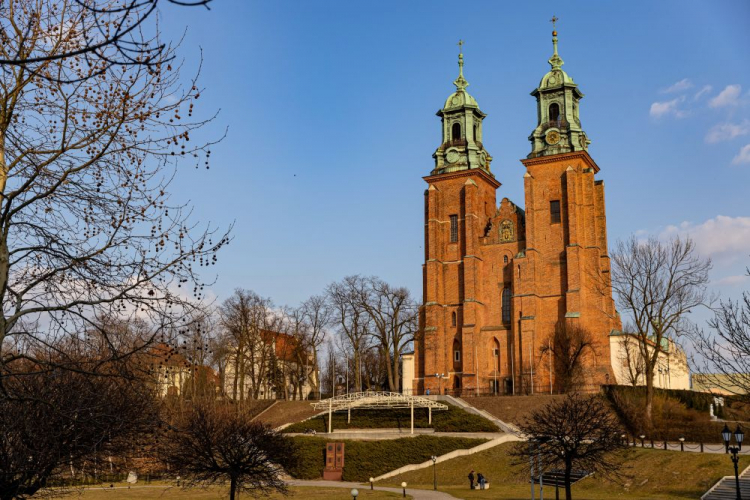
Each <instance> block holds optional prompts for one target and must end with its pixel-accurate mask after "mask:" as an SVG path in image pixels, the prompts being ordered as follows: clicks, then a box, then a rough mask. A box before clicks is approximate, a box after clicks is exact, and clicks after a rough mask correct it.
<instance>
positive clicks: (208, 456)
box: [163, 404, 296, 500]
mask: <svg viewBox="0 0 750 500" xmlns="http://www.w3.org/2000/svg"><path fill="white" fill-rule="evenodd" d="M163 456H164V458H165V460H166V461H167V462H168V463H169V464H170V465H171V466H172V467H173V468H174V469H175V470H176V471H179V473H180V474H181V475H183V476H184V477H185V478H186V483H185V484H186V486H188V487H189V486H197V485H200V486H205V485H211V484H226V482H227V481H228V482H229V488H230V489H229V498H230V499H231V500H234V499H235V498H238V497H239V494H240V492H245V493H249V494H250V495H252V496H253V497H256V496H258V495H264V494H268V493H271V492H274V491H278V492H282V493H285V492H286V491H287V487H286V483H285V482H284V480H283V479H282V477H281V475H282V474H283V473H284V468H285V467H289V466H290V465H292V464H294V463H295V460H296V453H295V447H294V444H293V442H292V440H291V439H290V438H287V437H285V436H282V435H281V434H279V433H277V432H275V431H273V429H271V427H270V426H267V425H264V424H263V423H261V422H252V421H251V418H250V417H249V416H248V415H246V414H244V413H242V412H237V411H234V410H232V409H231V408H228V407H223V406H218V405H207V404H200V405H197V406H196V407H195V409H194V410H193V411H192V412H190V413H189V414H188V415H187V416H186V418H185V419H184V420H183V421H182V422H180V423H179V424H178V426H177V428H176V429H175V430H174V431H172V432H171V433H170V434H169V436H168V439H166V440H165V442H164V448H163Z"/></svg>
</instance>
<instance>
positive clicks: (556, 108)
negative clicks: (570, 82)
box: [549, 102, 560, 122]
mask: <svg viewBox="0 0 750 500" xmlns="http://www.w3.org/2000/svg"><path fill="white" fill-rule="evenodd" d="M559 118H560V105H559V104H557V103H556V102H553V103H552V104H550V105H549V121H551V122H556V121H558V119H559Z"/></svg>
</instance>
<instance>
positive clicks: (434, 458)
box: [430, 455, 437, 464]
mask: <svg viewBox="0 0 750 500" xmlns="http://www.w3.org/2000/svg"><path fill="white" fill-rule="evenodd" d="M430 458H431V459H432V463H433V464H434V463H435V462H437V457H436V456H435V455H432V456H431V457H430Z"/></svg>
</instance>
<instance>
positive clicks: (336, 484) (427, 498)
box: [287, 479, 457, 500]
mask: <svg viewBox="0 0 750 500" xmlns="http://www.w3.org/2000/svg"><path fill="white" fill-rule="evenodd" d="M287 484H289V485H290V486H315V487H324V488H348V489H352V488H357V489H358V490H364V489H368V488H369V487H370V485H369V484H363V483H349V482H345V481H298V480H296V479H295V480H291V481H287ZM375 489H376V490H380V491H391V492H394V493H401V492H402V490H401V488H385V487H382V486H376V487H375ZM406 494H407V495H411V496H412V497H413V498H414V499H415V500H457V499H456V497H454V496H452V495H449V494H448V493H443V492H441V491H432V490H415V489H409V488H408V487H407V488H406Z"/></svg>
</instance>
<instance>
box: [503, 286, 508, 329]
mask: <svg viewBox="0 0 750 500" xmlns="http://www.w3.org/2000/svg"><path fill="white" fill-rule="evenodd" d="M503 323H510V288H505V289H504V290H503Z"/></svg>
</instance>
